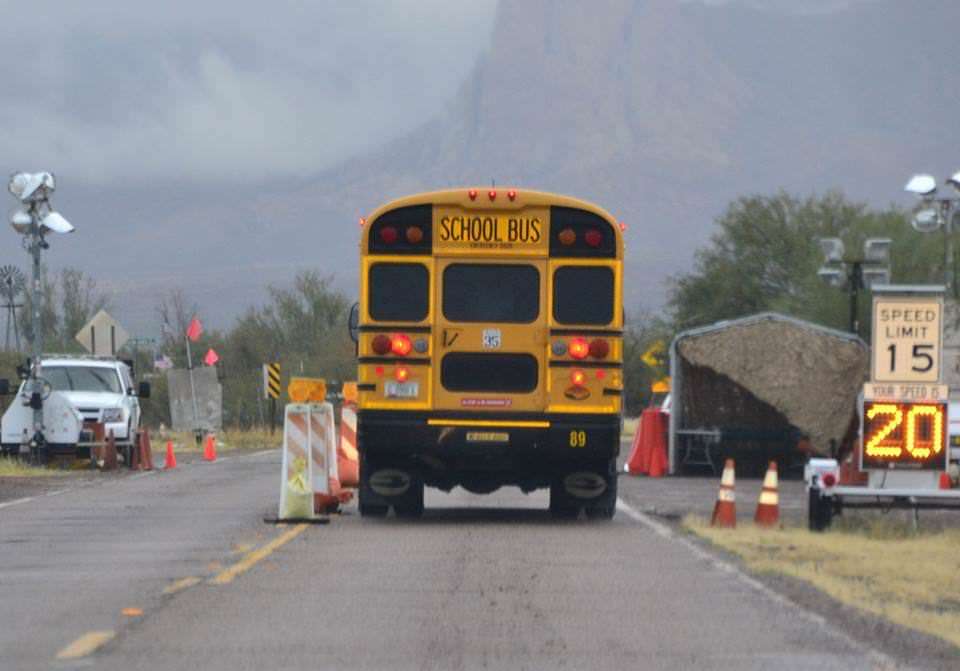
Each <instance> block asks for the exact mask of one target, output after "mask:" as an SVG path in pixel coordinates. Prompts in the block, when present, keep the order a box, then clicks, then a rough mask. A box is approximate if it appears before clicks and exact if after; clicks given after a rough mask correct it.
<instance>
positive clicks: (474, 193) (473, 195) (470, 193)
mask: <svg viewBox="0 0 960 671" xmlns="http://www.w3.org/2000/svg"><path fill="white" fill-rule="evenodd" d="M467 195H468V196H470V200H476V199H477V190H476V189H470V190H469V191H467Z"/></svg>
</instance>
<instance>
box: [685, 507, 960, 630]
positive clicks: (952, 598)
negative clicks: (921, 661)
mask: <svg viewBox="0 0 960 671" xmlns="http://www.w3.org/2000/svg"><path fill="white" fill-rule="evenodd" d="M858 522H859V523H856V524H855V523H852V522H850V521H847V522H845V523H841V524H838V525H837V526H836V527H835V528H833V529H831V530H830V531H828V532H826V533H813V532H810V531H807V530H806V529H801V528H796V527H793V528H791V527H786V528H781V529H775V530H765V529H759V528H757V527H755V526H753V525H749V526H742V527H739V528H737V529H729V530H725V529H713V528H711V527H710V526H709V525H708V524H707V521H706V520H705V519H702V518H698V517H694V516H688V517H687V518H686V519H685V520H684V526H685V527H686V528H687V529H689V530H690V531H692V532H693V533H695V534H697V535H699V536H702V537H704V538H706V539H708V540H710V541H711V542H712V543H714V544H715V545H717V546H719V547H722V548H724V549H726V550H728V551H730V552H733V553H734V554H736V555H738V556H740V557H741V558H742V559H743V561H744V562H745V564H746V565H747V567H748V568H749V569H751V570H753V571H758V572H773V573H781V574H784V575H788V576H791V577H794V578H799V579H801V580H805V581H807V582H808V583H810V584H812V585H814V586H816V587H817V588H819V589H820V590H822V591H823V592H825V593H826V594H828V595H830V596H831V597H833V598H834V599H837V600H838V601H841V602H843V603H845V604H848V605H850V606H853V607H855V608H859V609H861V610H864V611H867V612H869V613H872V614H874V615H878V616H880V617H883V618H886V619H887V620H890V621H892V622H895V623H897V624H900V625H903V626H905V627H910V628H912V629H916V630H918V631H922V632H924V633H927V634H933V635H934V636H939V637H940V638H943V639H945V640H947V641H949V642H950V643H952V644H954V645H957V646H960V579H958V577H957V576H958V575H960V530H957V529H947V530H943V531H938V532H935V533H931V532H914V531H913V530H912V528H911V527H910V526H909V525H908V524H907V523H905V522H904V523H898V522H891V521H887V520H872V521H871V520H870V519H869V518H867V519H865V520H859V521H858Z"/></svg>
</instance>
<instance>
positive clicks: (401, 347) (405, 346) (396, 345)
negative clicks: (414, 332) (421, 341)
mask: <svg viewBox="0 0 960 671" xmlns="http://www.w3.org/2000/svg"><path fill="white" fill-rule="evenodd" d="M411 349H413V343H412V342H410V338H408V337H407V336H405V335H403V334H402V333H401V334H398V335H395V336H393V338H392V339H391V341H390V350H391V351H392V352H393V353H394V354H396V355H397V356H407V355H408V354H410V350H411Z"/></svg>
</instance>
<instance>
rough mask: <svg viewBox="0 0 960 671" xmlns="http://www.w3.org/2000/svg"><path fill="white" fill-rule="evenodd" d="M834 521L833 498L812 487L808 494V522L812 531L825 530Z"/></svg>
mask: <svg viewBox="0 0 960 671" xmlns="http://www.w3.org/2000/svg"><path fill="white" fill-rule="evenodd" d="M832 521H833V500H832V499H831V497H829V496H823V495H822V494H821V492H820V489H819V488H817V487H811V488H810V489H809V490H808V494H807V522H808V526H809V527H810V531H825V530H826V529H827V528H829V527H830V523H831V522H832Z"/></svg>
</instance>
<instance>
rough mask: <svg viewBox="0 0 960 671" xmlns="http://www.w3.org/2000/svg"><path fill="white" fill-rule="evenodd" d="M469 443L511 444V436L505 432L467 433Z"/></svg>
mask: <svg viewBox="0 0 960 671" xmlns="http://www.w3.org/2000/svg"><path fill="white" fill-rule="evenodd" d="M467 442H468V443H509V442H510V434H509V433H506V432H503V431H467Z"/></svg>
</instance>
